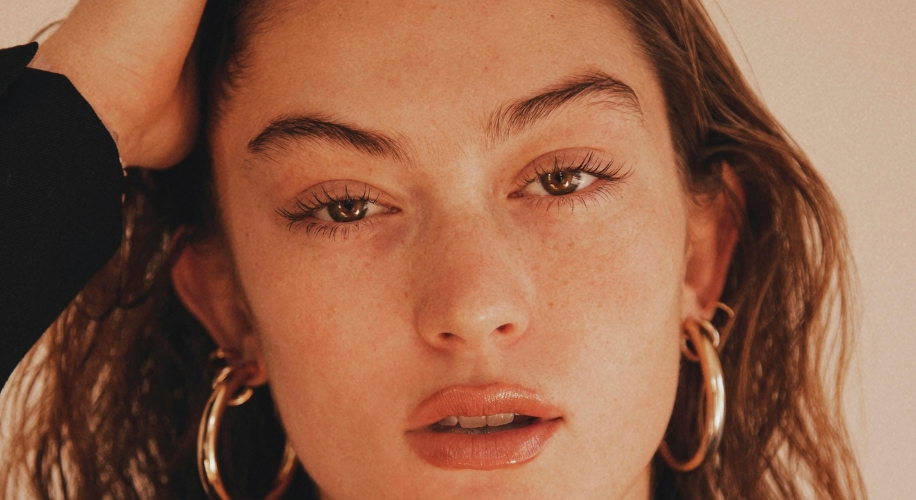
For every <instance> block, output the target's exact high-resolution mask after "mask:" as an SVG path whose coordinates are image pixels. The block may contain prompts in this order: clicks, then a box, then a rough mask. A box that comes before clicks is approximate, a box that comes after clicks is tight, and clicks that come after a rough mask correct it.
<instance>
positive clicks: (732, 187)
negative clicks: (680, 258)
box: [684, 161, 746, 319]
mask: <svg viewBox="0 0 916 500" xmlns="http://www.w3.org/2000/svg"><path fill="white" fill-rule="evenodd" d="M722 182H723V184H724V189H722V190H721V191H720V192H719V193H718V194H716V195H715V197H714V198H713V199H712V200H709V201H706V202H705V203H703V204H702V205H701V206H696V207H694V209H693V210H692V212H691V214H690V230H689V236H688V237H689V239H690V240H689V244H688V250H687V272H686V277H685V280H684V307H685V311H684V315H685V316H692V317H694V318H704V319H709V318H712V316H713V314H714V313H715V307H716V306H715V303H716V302H717V301H718V300H719V297H720V296H721V295H722V290H723V289H724V287H725V279H726V278H727V276H728V270H729V268H730V265H731V260H732V255H733V254H734V251H735V245H736V244H737V242H738V237H739V235H740V232H741V224H742V219H741V217H740V216H739V214H740V213H741V212H742V211H743V210H744V207H745V203H746V202H745V195H744V188H743V187H742V186H741V182H740V180H739V179H738V176H737V175H736V174H735V172H734V170H733V169H732V168H731V166H730V165H729V164H728V163H726V162H724V161H723V162H722ZM736 205H737V206H736Z"/></svg>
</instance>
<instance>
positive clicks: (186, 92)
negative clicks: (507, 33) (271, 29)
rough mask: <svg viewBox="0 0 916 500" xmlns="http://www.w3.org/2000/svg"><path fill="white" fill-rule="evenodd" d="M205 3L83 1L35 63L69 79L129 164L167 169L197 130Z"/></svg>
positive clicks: (187, 0) (183, 152)
mask: <svg viewBox="0 0 916 500" xmlns="http://www.w3.org/2000/svg"><path fill="white" fill-rule="evenodd" d="M205 4H206V1H205V0H82V1H81V2H80V3H79V4H78V5H77V6H76V7H75V8H74V9H73V12H72V13H71V14H70V16H69V17H68V18H67V19H66V20H65V21H64V22H63V23H62V24H61V26H60V29H58V30H57V32H56V33H54V35H52V36H51V37H50V38H49V39H48V40H47V41H45V42H44V43H43V44H41V46H40V48H39V50H38V54H37V56H36V57H35V60H34V61H33V62H32V64H31V66H33V67H36V68H39V69H46V70H48V71H53V72H55V73H61V74H64V75H66V76H67V77H68V78H69V79H70V81H71V82H72V83H73V85H74V86H75V87H76V88H77V90H79V92H80V93H81V94H82V95H83V97H85V98H86V100H87V101H88V102H89V104H90V105H91V106H92V108H93V109H94V110H95V112H96V113H97V114H98V115H99V118H101V120H102V123H104V124H105V126H106V127H107V128H108V130H109V131H110V132H112V135H113V136H114V137H115V142H116V143H117V145H118V151H119V153H120V155H121V160H122V161H123V162H124V164H125V165H129V166H141V167H149V168H166V167H169V166H171V165H174V164H175V163H177V162H178V161H180V160H181V159H182V158H183V157H184V156H185V155H187V154H188V153H189V152H190V150H191V148H192V147H193V145H194V142H195V140H196V138H197V137H196V134H197V130H198V127H199V121H200V117H199V108H198V91H197V76H196V68H195V66H194V61H193V60H192V58H190V57H189V54H190V53H191V45H192V44H193V42H194V36H195V34H196V32H197V26H198V24H199V23H200V17H201V14H202V13H203V9H204V5H205Z"/></svg>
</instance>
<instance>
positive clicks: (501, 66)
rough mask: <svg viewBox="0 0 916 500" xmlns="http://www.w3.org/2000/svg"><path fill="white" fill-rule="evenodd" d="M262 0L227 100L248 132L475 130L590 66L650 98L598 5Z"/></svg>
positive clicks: (617, 21) (628, 43)
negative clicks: (322, 120) (320, 118)
mask: <svg viewBox="0 0 916 500" xmlns="http://www.w3.org/2000/svg"><path fill="white" fill-rule="evenodd" d="M271 3H275V2H270V3H268V6H265V7H263V8H264V9H269V10H270V12H266V13H262V16H260V17H261V18H262V22H260V23H258V29H257V30H256V32H255V33H253V34H251V35H250V36H251V38H250V42H251V43H250V47H252V50H251V52H250V54H248V55H247V57H246V60H245V70H244V76H243V78H242V79H240V80H239V81H238V85H237V89H236V90H237V92H236V93H235V94H234V96H233V98H232V103H231V106H230V109H234V110H237V112H233V113H230V114H234V115H237V116H236V120H234V121H235V122H236V124H238V125H240V128H242V129H246V131H245V136H246V137H247V139H250V138H251V136H252V135H253V134H256V130H255V129H256V128H257V127H258V126H263V124H264V123H265V121H268V120H270V119H272V118H274V117H276V116H278V115H282V114H284V113H289V112H291V111H295V112H308V113H318V114H330V115H333V116H335V117H337V116H341V117H344V118H346V119H348V120H351V121H354V120H355V121H357V122H359V123H361V124H365V125H367V126H370V127H384V128H386V129H391V130H396V131H398V132H401V133H404V134H410V135H413V134H414V133H429V132H434V131H436V129H437V128H439V127H441V128H443V129H444V128H446V127H447V128H449V130H454V128H453V126H454V125H456V124H458V123H462V124H474V125H480V122H481V120H483V119H484V117H486V116H487V115H488V113H490V112H491V111H492V110H493V109H494V108H496V107H498V106H499V105H500V104H502V103H505V102H507V101H509V100H515V99H519V98H524V97H527V96H530V95H531V94H532V93H536V92H538V91H539V90H542V89H544V88H545V87H550V86H551V85H556V84H557V83H558V82H562V81H564V80H569V78H570V77H571V76H581V75H583V74H587V73H589V72H602V73H605V74H609V75H611V76H613V77H615V78H617V79H620V80H621V81H623V82H625V83H627V84H628V85H630V86H631V87H633V88H634V89H635V90H636V93H637V95H638V96H639V98H640V101H641V102H643V103H645V102H646V101H647V100H648V101H650V102H651V101H657V102H658V103H661V97H660V92H658V91H657V90H658V89H655V88H654V86H655V82H654V78H653V76H652V71H651V68H650V66H649V64H648V63H647V62H646V61H645V58H644V57H643V56H642V54H641V53H640V51H639V49H638V44H637V43H636V42H635V39H634V38H633V36H632V33H631V32H630V30H629V29H627V27H626V23H625V21H624V19H623V17H622V16H621V15H620V14H619V13H618V12H617V11H616V10H615V8H614V7H613V6H612V4H611V3H610V2H607V1H586V0H580V1H532V0H505V1H490V2H479V1H464V0H450V1H431V0H403V1H366V2H357V1H342V0H334V1H314V0H311V1H306V0H300V1H293V2H287V3H284V4H283V5H280V6H276V5H270V4H271ZM646 94H648V95H646ZM647 97H648V99H647ZM656 97H657V99H656ZM644 111H645V110H644ZM650 111H651V110H650ZM421 116H422V117H423V119H422V120H418V117H421ZM421 122H422V123H421ZM249 128H250V130H247V129H249ZM238 139H239V140H245V139H244V138H242V137H239V138H238Z"/></svg>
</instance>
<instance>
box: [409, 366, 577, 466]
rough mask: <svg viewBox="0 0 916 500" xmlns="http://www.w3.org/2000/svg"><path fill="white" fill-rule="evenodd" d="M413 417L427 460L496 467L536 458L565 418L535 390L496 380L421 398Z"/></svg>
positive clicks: (414, 436)
mask: <svg viewBox="0 0 916 500" xmlns="http://www.w3.org/2000/svg"><path fill="white" fill-rule="evenodd" d="M409 421H410V430H409V431H408V432H407V433H406V437H407V439H408V442H409V444H410V446H411V447H412V448H413V450H414V452H415V453H417V455H418V456H419V457H420V458H421V459H423V460H424V461H426V462H427V463H429V464H431V465H433V466H435V467H439V468H444V469H476V470H492V469H499V468H504V467H510V466H517V465H521V464H524V463H527V462H530V461H531V460H534V459H535V458H536V457H537V456H538V455H539V454H540V453H541V451H542V450H543V449H544V446H545V445H546V444H547V442H548V440H549V439H550V438H551V437H552V435H553V433H554V432H555V431H556V430H557V428H558V426H559V424H560V423H561V422H562V417H561V415H560V412H559V410H558V409H557V408H555V407H554V406H552V405H550V404H549V403H547V401H546V400H545V399H544V398H543V397H542V396H540V395H539V394H537V393H535V392H533V391H530V390H528V389H525V388H521V387H517V386H509V385H506V384H492V385H487V386H453V387H449V388H446V389H443V390H441V391H439V392H437V393H435V394H433V395H432V396H430V397H429V398H427V399H426V400H424V401H423V402H422V403H420V405H419V406H418V407H417V409H416V410H415V411H414V412H413V413H412V414H411V418H410V420H409Z"/></svg>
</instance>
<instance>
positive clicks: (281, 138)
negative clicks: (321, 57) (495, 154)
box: [248, 71, 642, 160]
mask: <svg viewBox="0 0 916 500" xmlns="http://www.w3.org/2000/svg"><path fill="white" fill-rule="evenodd" d="M593 98H601V99H602V100H603V102H605V103H609V104H612V105H616V106H620V107H622V108H624V109H626V110H629V111H631V112H634V113H636V114H637V115H639V116H642V110H641V108H640V105H639V98H638V97H637V95H636V92H635V91H634V90H633V88H632V87H630V86H629V85H627V84H625V83H623V82H622V81H620V80H618V79H616V78H614V77H612V76H610V75H607V74H605V73H603V72H601V71H595V72H592V73H589V74H585V75H581V76H577V77H573V78H569V79H567V80H566V81H565V82H563V83H561V84H559V85H555V86H553V87H550V88H548V89H546V90H544V91H541V93H539V94H538V95H536V96H534V97H531V98H527V99H522V100H519V101H515V102H512V103H508V104H505V105H502V106H500V107H499V108H497V109H496V111H494V112H493V113H492V114H491V115H490V117H489V120H488V121H487V124H486V125H485V130H484V131H485V133H486V136H487V138H488V139H489V140H490V141H491V142H495V141H499V140H502V139H505V138H507V137H509V136H511V135H515V134H519V133H521V132H522V131H524V130H525V129H526V128H528V127H530V126H532V125H533V124H535V123H536V122H538V121H540V120H543V119H544V118H546V117H547V116H549V115H550V114H552V113H554V112H556V111H557V110H559V109H560V108H562V107H564V106H566V105H568V104H571V103H573V102H576V101H580V100H583V99H593ZM296 139H299V140H311V141H318V142H320V141H327V142H331V143H335V144H337V145H340V146H344V147H347V148H350V149H353V150H356V151H358V152H361V153H365V154H368V155H370V156H378V157H387V158H391V159H394V160H405V159H407V154H406V151H407V150H408V148H406V147H404V145H403V144H401V142H400V141H398V140H397V139H395V138H394V137H392V136H389V135H386V134H384V133H381V132H376V131H372V130H365V129H360V128H357V127H355V126H351V125H348V124H344V123H339V122H334V121H333V120H331V119H329V118H326V117H322V116H318V115H311V116H310V115H284V116H280V117H278V118H275V119H273V120H272V121H271V122H270V124H268V125H267V127H265V128H264V130H263V131H261V133H260V134H258V135H257V137H255V138H254V139H252V140H251V141H250V142H249V143H248V151H249V152H251V153H252V154H255V155H268V154H270V152H272V151H277V152H280V151H283V150H284V149H286V147H287V146H289V144H290V143H291V142H294V141H295V140H296Z"/></svg>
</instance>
